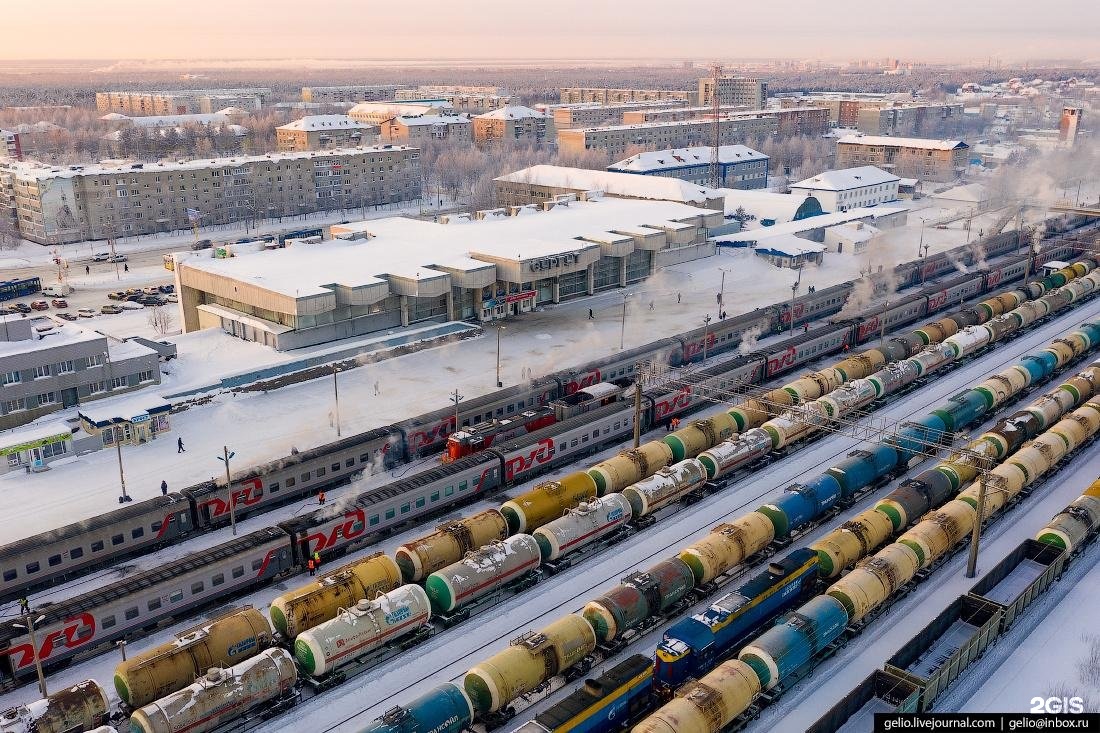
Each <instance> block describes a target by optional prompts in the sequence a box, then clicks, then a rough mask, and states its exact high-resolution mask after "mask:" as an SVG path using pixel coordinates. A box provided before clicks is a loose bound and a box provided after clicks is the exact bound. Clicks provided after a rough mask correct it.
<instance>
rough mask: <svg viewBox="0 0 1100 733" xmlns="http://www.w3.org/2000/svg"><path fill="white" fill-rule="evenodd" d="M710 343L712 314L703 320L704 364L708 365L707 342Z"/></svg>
mask: <svg viewBox="0 0 1100 733" xmlns="http://www.w3.org/2000/svg"><path fill="white" fill-rule="evenodd" d="M708 341H710V314H709V313H708V314H707V315H706V316H705V317H704V318H703V363H704V364H706V363H707V342H708Z"/></svg>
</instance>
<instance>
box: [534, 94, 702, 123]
mask: <svg viewBox="0 0 1100 733" xmlns="http://www.w3.org/2000/svg"><path fill="white" fill-rule="evenodd" d="M536 106H538V107H540V110H539V111H541V112H545V113H546V114H547V115H549V116H551V117H553V119H554V129H556V130H568V129H570V128H573V127H599V126H600V125H631V124H635V123H636V122H641V121H642V120H633V119H627V117H628V115H630V114H631V113H638V112H642V111H656V110H675V109H676V108H682V107H683V106H684V103H683V102H679V101H675V100H671V101H665V102H631V103H629V104H596V103H594V102H585V103H582V104H554V105H546V109H541V105H536ZM675 119H681V118H675Z"/></svg>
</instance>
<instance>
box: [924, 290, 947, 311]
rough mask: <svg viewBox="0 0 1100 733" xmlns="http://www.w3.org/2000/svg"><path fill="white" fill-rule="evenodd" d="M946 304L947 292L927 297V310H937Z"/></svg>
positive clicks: (943, 291) (942, 291)
mask: <svg viewBox="0 0 1100 733" xmlns="http://www.w3.org/2000/svg"><path fill="white" fill-rule="evenodd" d="M946 302H947V291H946V290H941V291H940V292H938V293H936V294H935V295H929V296H928V310H929V311H934V310H939V309H940V308H942V307H943V304H944V303H946Z"/></svg>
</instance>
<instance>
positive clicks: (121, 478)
mask: <svg viewBox="0 0 1100 733" xmlns="http://www.w3.org/2000/svg"><path fill="white" fill-rule="evenodd" d="M111 437H112V438H114V441H115V450H116V451H117V452H118V483H119V484H120V485H121V486H122V496H120V497H118V503H119V504H125V503H126V502H128V501H130V495H129V494H127V493H126V472H125V471H123V470H122V431H121V429H120V428H119V426H118V425H112V426H111Z"/></svg>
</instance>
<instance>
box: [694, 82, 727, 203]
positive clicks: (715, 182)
mask: <svg viewBox="0 0 1100 733" xmlns="http://www.w3.org/2000/svg"><path fill="white" fill-rule="evenodd" d="M710 71H711V77H712V79H713V80H714V82H713V83H714V86H713V87H712V88H711V91H710V113H711V115H712V116H713V118H714V119H713V120H712V121H711V124H712V125H713V135H712V138H713V139H712V140H711V146H710V186H711V188H719V187H721V185H722V173H721V171H722V166H721V165H720V163H719V161H718V150H719V147H720V146H719V141H720V139H721V129H722V124H721V122H719V120H718V113H719V110H721V103H720V101H719V95H718V80H719V79H721V78H722V64H720V63H719V62H717V61H715V62H714V63H713V64H711V65H710ZM699 101H702V100H699Z"/></svg>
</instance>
